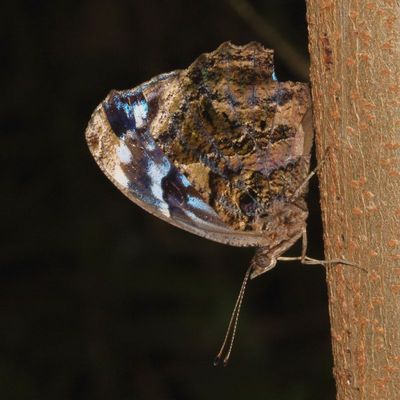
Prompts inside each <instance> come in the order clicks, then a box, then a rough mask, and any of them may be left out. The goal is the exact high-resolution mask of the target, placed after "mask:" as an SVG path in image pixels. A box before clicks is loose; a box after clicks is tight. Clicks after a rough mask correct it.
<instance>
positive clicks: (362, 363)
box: [307, 0, 400, 400]
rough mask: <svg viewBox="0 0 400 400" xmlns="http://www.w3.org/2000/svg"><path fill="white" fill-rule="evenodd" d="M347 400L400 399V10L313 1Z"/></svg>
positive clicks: (330, 279) (388, 0) (353, 0)
mask: <svg viewBox="0 0 400 400" xmlns="http://www.w3.org/2000/svg"><path fill="white" fill-rule="evenodd" d="M307 8H308V9H307V14H308V24H309V34H310V53H311V83H312V95H313V102H314V118H315V128H316V143H317V153H318V156H319V157H318V158H319V159H321V157H322V156H323V154H324V152H325V149H327V148H329V149H330V150H329V151H328V153H327V160H326V164H325V165H324V167H323V168H322V171H321V172H320V189H321V207H322V214H323V224H324V241H325V249H326V258H327V259H335V258H342V259H346V260H349V261H353V262H355V263H357V264H358V265H359V266H361V267H362V268H364V269H365V270H366V272H363V271H362V270H360V269H357V268H355V267H351V266H347V265H336V266H334V265H332V266H329V267H328V268H327V283H328V293H329V312H330V318H331V332H332V346H333V356H334V375H335V379H336V385H337V399H340V400H344V399H346V400H354V399H368V400H370V399H377V400H378V399H379V400H395V399H396V400H398V399H400V224H399V222H400V165H399V164H400V162H399V161H400V112H399V110H400V101H399V99H400V90H399V87H400V40H399V36H400V4H399V0H371V1H367V0H366V1H362V0H307Z"/></svg>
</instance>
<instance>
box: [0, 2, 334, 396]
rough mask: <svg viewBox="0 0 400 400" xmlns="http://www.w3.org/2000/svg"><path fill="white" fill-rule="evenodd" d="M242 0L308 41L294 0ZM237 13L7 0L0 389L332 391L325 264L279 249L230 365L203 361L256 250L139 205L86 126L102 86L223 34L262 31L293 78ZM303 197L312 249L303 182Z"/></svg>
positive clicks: (162, 5)
mask: <svg viewBox="0 0 400 400" xmlns="http://www.w3.org/2000/svg"><path fill="white" fill-rule="evenodd" d="M248 4H249V5H250V6H251V7H253V8H254V10H255V12H256V15H258V17H259V18H260V19H261V21H263V23H264V24H265V26H267V27H274V28H275V29H276V30H277V31H278V32H279V34H280V35H281V36H282V37H283V38H284V39H285V40H287V41H288V42H289V43H290V44H291V45H292V46H294V47H295V48H296V49H297V51H298V52H300V53H301V54H303V56H304V57H307V31H306V23H305V5H304V4H303V1H302V0H298V1H296V0H269V1H267V0H264V1H261V0H260V1H249V3H248ZM245 14H246V13H245ZM246 15H247V14H246ZM246 15H242V14H241V13H240V12H238V11H237V10H236V11H235V9H234V8H233V7H232V2H228V1H222V0H220V1H215V0H214V1H212V0H203V1H184V0H169V1H167V0H165V1H161V0H160V1H155V0H147V1H134V0H130V1H128V0H125V1H123V0H119V1H71V0H70V1H47V2H46V1H33V0H32V1H25V2H23V1H17V2H9V3H8V5H5V6H3V12H2V16H3V22H2V25H3V30H4V33H3V34H2V35H1V37H2V39H1V54H2V57H1V58H2V66H3V74H2V76H3V78H4V80H3V85H2V101H1V111H2V117H1V139H2V146H1V148H2V154H3V157H4V158H5V163H3V164H2V165H3V171H4V173H3V175H2V176H3V178H2V191H1V194H2V195H1V200H2V204H1V214H2V216H1V221H2V233H3V237H2V240H1V253H0V257H1V266H0V285H1V286H0V307H1V309H0V311H1V314H0V320H1V330H0V352H1V353H0V397H1V399H4V400H8V399H40V400H47V399H49V400H50V399H51V400H54V399H58V400H63V399H85V400H89V399H135V400H136V399H139V400H140V399H150V400H151V399H177V400H179V399H185V400H186V399H189V400H190V399H245V398H251V399H252V400H255V399H269V400H275V399H276V400H285V399H291V400H303V399H304V400H305V399H307V400H311V399H313V400H314V399H315V400H320V399H322V400H329V399H333V398H334V394H333V393H334V382H333V378H332V376H331V368H332V360H331V352H330V338H329V320H328V309H327V300H326V288H325V282H324V271H323V269H322V268H321V267H307V266H301V265H299V264H297V263H279V265H278V267H277V268H275V269H274V270H272V271H271V272H269V273H268V274H266V275H263V276H261V277H260V278H258V279H256V280H255V281H251V282H250V284H249V287H248V291H247V293H246V298H245V301H244V307H243V311H242V315H241V319H240V322H239V332H238V338H237V342H236V345H235V347H234V350H233V354H232V359H231V362H230V365H229V366H228V367H227V368H214V367H212V361H213V359H214V356H215V354H216V352H217V350H218V348H219V346H220V344H221V341H222V339H223V336H224V334H225V328H226V325H227V322H228V320H229V317H230V313H231V311H232V308H233V305H234V302H235V298H236V295H237V293H238V290H239V287H240V284H241V281H242V278H243V275H244V272H245V270H246V268H247V266H248V263H249V260H250V258H251V256H252V253H253V250H251V249H240V248H233V247H228V246H224V245H220V244H216V243H213V242H210V241H207V240H205V239H201V238H198V237H195V236H193V235H190V234H188V233H186V232H184V231H181V230H179V229H177V228H174V227H172V226H170V225H168V224H166V223H164V222H161V221H159V220H157V219H156V218H154V217H152V216H150V215H149V214H147V213H146V212H144V211H142V210H141V209H139V208H138V207H137V206H135V205H134V204H132V203H130V202H129V200H127V199H126V198H125V197H124V196H123V195H122V194H121V193H119V192H118V190H116V189H115V187H114V186H113V185H112V184H111V183H110V182H109V181H108V180H107V179H106V178H105V176H104V175H103V174H102V173H101V172H100V170H99V168H98V167H97V165H96V164H95V162H94V160H93V159H92V157H91V155H90V153H89V151H88V149H87V146H86V143H85V140H84V130H85V128H86V124H87V122H88V120H89V118H90V114H91V112H92V111H93V110H94V108H95V107H96V106H97V104H98V103H99V102H100V101H101V100H102V99H103V98H104V97H105V96H106V94H107V93H108V91H109V90H110V89H112V88H116V89H126V88H131V87H134V86H136V85H138V84H139V83H141V82H143V81H146V80H148V79H150V78H151V77H152V76H154V75H157V74H159V73H162V72H168V71H171V70H174V69H179V68H185V67H187V66H188V65H189V64H190V63H191V62H192V61H193V60H194V59H195V58H196V57H197V56H199V55H200V54H201V53H203V52H208V51H212V50H214V49H215V48H216V47H217V46H218V45H219V44H220V43H222V42H223V41H226V40H231V41H233V42H234V43H235V44H244V43H246V42H248V41H250V40H258V41H260V42H262V43H263V44H264V45H266V46H268V47H274V48H275V50H276V53H277V55H276V57H277V73H278V77H279V79H280V80H286V79H291V80H301V79H302V77H301V76H299V75H296V72H294V71H296V68H293V66H290V65H287V63H285V61H283V60H282V57H280V54H279V53H280V48H281V43H280V41H279V40H275V39H271V40H270V39H269V38H268V33H267V34H265V35H263V33H262V29H261V30H260V29H259V22H260V21H258V22H257V21H254V23H252V22H251V21H249V19H248V18H247V17H246ZM256 27H258V28H256ZM310 204H311V217H310V224H309V228H310V229H309V240H310V242H311V248H310V250H309V253H310V255H311V256H314V257H323V255H322V242H321V229H320V222H319V218H320V217H319V210H318V199H317V189H316V183H315V182H313V185H312V187H311V194H310ZM298 253H299V247H297V248H296V249H293V251H292V252H291V254H298Z"/></svg>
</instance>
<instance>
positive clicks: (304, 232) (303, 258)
mask: <svg viewBox="0 0 400 400" xmlns="http://www.w3.org/2000/svg"><path fill="white" fill-rule="evenodd" d="M307 245H308V241H307V229H306V228H303V229H302V246H301V256H298V257H278V261H300V262H301V263H302V264H305V265H327V264H345V265H351V266H353V267H356V268H359V269H361V270H363V271H365V269H364V268H361V267H360V266H359V265H358V264H356V263H353V262H351V261H347V260H343V259H341V258H334V259H332V260H317V259H315V258H311V257H308V256H307Z"/></svg>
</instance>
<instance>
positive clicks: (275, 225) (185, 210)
mask: <svg viewBox="0 0 400 400" xmlns="http://www.w3.org/2000/svg"><path fill="white" fill-rule="evenodd" d="M311 121H312V113H311V99H310V92H309V88H308V85H307V84H305V83H298V82H290V81H287V82H279V81H278V80H277V79H276V76H275V73H274V64H273V51H272V50H269V49H266V48H264V47H263V46H262V45H261V44H259V43H257V42H251V43H249V44H247V45H244V46H236V45H233V44H232V43H230V42H226V43H223V44H222V45H220V46H219V47H218V48H217V49H216V50H215V51H213V52H211V53H208V54H203V55H201V56H200V57H199V58H197V59H196V60H195V61H194V62H193V63H192V64H191V65H190V66H189V67H188V68H187V69H185V70H178V71H173V72H170V73H166V74H161V75H158V76H156V77H154V78H153V79H151V80H150V81H148V82H146V83H143V84H141V85H139V86H137V87H136V88H134V89H128V90H122V91H115V90H113V91H111V92H110V93H109V94H108V96H107V97H106V99H105V100H104V101H103V102H102V103H101V104H100V105H99V106H98V107H97V108H96V109H95V111H94V112H93V115H92V117H91V120H90V122H89V124H88V127H87V129H86V139H87V143H88V145H89V149H90V151H91V153H92V155H93V157H94V159H95V160H96V162H97V164H98V165H99V167H100V168H101V170H102V171H103V172H104V173H105V175H106V176H107V177H108V178H109V179H110V180H111V181H112V182H113V183H114V185H115V186H116V187H117V188H118V189H119V190H120V191H121V192H122V193H123V194H125V195H126V196H127V197H128V198H129V199H130V200H132V201H133V202H134V203H136V204H138V205H139V206H140V207H142V208H144V209H145V210H146V211H148V212H150V213H151V214H153V215H155V216H157V217H159V218H161V219H163V220H165V221H167V222H169V223H171V224H172V225H175V226H177V227H179V228H182V229H184V230H186V231H189V232H191V233H194V234H196V235H199V236H202V237H205V238H208V239H211V240H214V241H216V242H220V243H224V244H228V245H232V246H246V247H255V248H256V253H255V256H254V258H253V260H252V261H251V263H250V267H249V269H248V272H247V274H246V277H245V280H244V282H243V285H242V289H241V292H240V293H241V294H240V295H239V298H238V302H237V304H236V306H235V310H234V314H233V315H232V320H231V324H230V326H231V329H230V331H232V327H233V326H234V327H235V328H236V323H237V317H236V313H237V314H238V311H239V309H240V305H241V301H242V297H243V292H244V287H245V285H246V282H247V279H248V277H249V276H250V277H252V278H254V277H256V276H258V275H260V274H262V273H264V272H266V271H268V270H270V269H271V268H273V267H274V266H275V265H276V263H277V260H278V259H289V258H287V257H286V258H282V257H281V255H282V254H283V253H284V252H285V251H286V250H287V249H288V248H290V247H291V246H292V245H293V244H294V243H295V242H296V241H297V240H298V239H300V238H301V237H303V238H304V237H305V230H306V219H307V216H308V209H307V205H306V201H305V195H306V192H307V182H308V177H309V169H310V151H311V146H312V142H313V129H312V123H311ZM301 258H302V260H303V261H304V260H305V259H306V258H307V257H305V254H303V256H302V257H301ZM296 259H300V257H297V258H296ZM309 260H312V259H309ZM234 316H235V317H234ZM235 318H236V319H235ZM233 330H234V329H233ZM230 335H231V334H230ZM233 335H234V332H233ZM226 340H227V338H226ZM230 349H231V348H229V353H230ZM229 353H228V357H229ZM221 357H222V355H220V356H219V358H221Z"/></svg>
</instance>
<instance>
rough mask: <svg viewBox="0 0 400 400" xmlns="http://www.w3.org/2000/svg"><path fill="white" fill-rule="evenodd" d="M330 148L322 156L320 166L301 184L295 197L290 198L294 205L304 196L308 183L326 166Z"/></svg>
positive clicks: (294, 194)
mask: <svg viewBox="0 0 400 400" xmlns="http://www.w3.org/2000/svg"><path fill="white" fill-rule="evenodd" d="M330 149H331V148H330V147H327V148H326V149H325V152H324V155H323V156H322V160H321V161H320V162H319V163H318V165H317V166H316V167H315V168H314V169H313V170H312V171H311V172H310V173H309V174H308V175H307V177H306V178H305V179H304V181H303V182H302V183H301V185H300V186H299V187H298V188H297V189H296V191H295V192H294V193H293V195H292V196H291V197H290V201H291V202H292V203H293V202H294V201H296V200H297V199H298V198H299V196H302V194H303V191H304V188H305V187H306V186H307V184H308V182H309V181H310V179H311V178H312V177H313V176H314V175H315V174H316V173H317V172H318V171H319V170H320V169H321V168H322V166H323V165H324V164H325V161H326V157H327V155H328V152H329V151H330Z"/></svg>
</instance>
